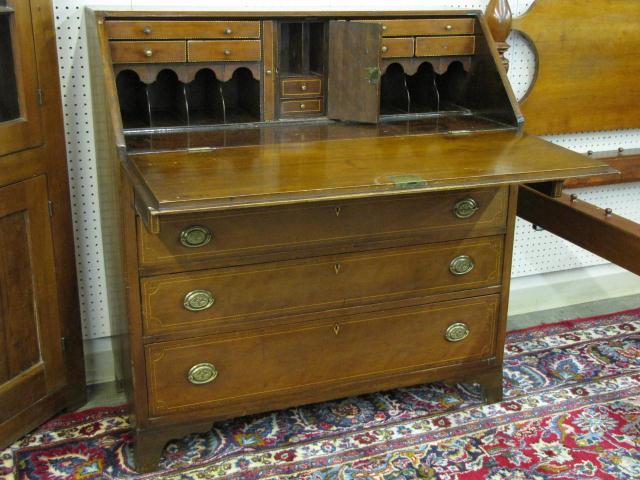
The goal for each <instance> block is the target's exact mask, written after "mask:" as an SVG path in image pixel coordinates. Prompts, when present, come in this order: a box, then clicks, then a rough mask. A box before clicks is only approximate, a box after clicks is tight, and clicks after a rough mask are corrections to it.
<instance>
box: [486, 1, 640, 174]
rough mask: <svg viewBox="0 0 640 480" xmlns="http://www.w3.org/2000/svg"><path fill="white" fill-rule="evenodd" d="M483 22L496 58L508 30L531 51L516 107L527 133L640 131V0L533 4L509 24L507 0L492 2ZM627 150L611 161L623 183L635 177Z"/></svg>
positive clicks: (637, 159) (638, 161)
mask: <svg viewBox="0 0 640 480" xmlns="http://www.w3.org/2000/svg"><path fill="white" fill-rule="evenodd" d="M486 17H487V21H488V23H489V26H490V28H491V31H492V33H493V36H494V39H495V41H496V43H497V45H498V49H499V51H500V52H501V54H504V51H505V50H506V49H507V48H508V45H506V43H504V42H505V39H506V37H507V35H508V34H509V31H510V30H511V29H513V30H516V31H519V32H520V33H522V34H523V35H524V37H525V38H526V39H528V40H529V42H530V43H531V46H532V48H533V50H534V52H535V55H536V61H537V70H536V75H535V77H534V80H533V83H532V85H531V88H530V89H529V91H528V92H527V94H526V95H525V97H524V98H523V99H522V100H521V102H520V103H521V105H520V106H521V110H522V113H523V115H524V118H525V130H526V131H527V132H528V133H531V134H535V135H544V134H562V133H576V132H589V131H600V130H616V129H628V128H640V0H571V1H567V0H536V1H535V3H534V4H533V5H532V6H531V8H530V9H529V10H528V11H527V12H526V13H525V14H523V15H522V16H520V17H517V18H513V20H512V19H511V12H510V9H509V5H508V0H491V2H490V3H489V6H488V7H487V15H486ZM629 153H630V154H635V156H634V158H633V159H630V158H623V159H622V160H621V157H626V156H627V153H626V152H622V153H621V152H611V157H615V158H613V161H614V163H616V166H617V167H618V168H620V169H621V171H622V173H623V176H622V177H621V178H622V179H623V181H624V180H627V181H631V180H640V168H638V167H639V166H640V157H639V156H638V155H637V154H638V152H637V151H636V152H629ZM621 167H622V168H621ZM619 178H620V177H619ZM614 179H615V177H613V178H612V177H609V178H608V179H603V180H602V182H600V183H609V180H614ZM594 182H595V180H594ZM578 185H581V184H575V185H573V186H578Z"/></svg>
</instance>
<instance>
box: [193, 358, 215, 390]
mask: <svg viewBox="0 0 640 480" xmlns="http://www.w3.org/2000/svg"><path fill="white" fill-rule="evenodd" d="M217 376H218V370H216V367H215V366H214V365H213V364H211V363H198V364H196V365H194V366H193V367H191V368H190V369H189V373H187V380H189V382H190V383H193V384H194V385H205V384H207V383H211V382H213V381H214V380H215V379H216V377H217Z"/></svg>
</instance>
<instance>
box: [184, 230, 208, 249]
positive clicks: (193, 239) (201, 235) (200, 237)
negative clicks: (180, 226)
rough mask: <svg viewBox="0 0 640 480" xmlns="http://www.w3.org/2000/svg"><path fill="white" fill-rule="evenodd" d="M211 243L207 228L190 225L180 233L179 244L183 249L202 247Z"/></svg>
mask: <svg viewBox="0 0 640 480" xmlns="http://www.w3.org/2000/svg"><path fill="white" fill-rule="evenodd" d="M210 241H211V232H210V231H209V229H208V228H207V227H203V226H201V225H192V226H191V227H187V228H185V229H184V230H182V232H180V243H181V244H182V245H184V246H185V247H189V248H197V247H203V246H204V245H206V244H207V243H209V242H210Z"/></svg>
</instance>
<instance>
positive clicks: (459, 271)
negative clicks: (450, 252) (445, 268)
mask: <svg viewBox="0 0 640 480" xmlns="http://www.w3.org/2000/svg"><path fill="white" fill-rule="evenodd" d="M475 266H476V264H475V262H474V261H473V258H471V257H470V256H469V255H460V256H457V257H456V258H454V259H453V260H451V263H450V264H449V271H450V272H451V273H453V274H454V275H466V274H467V273H469V272H470V271H471V270H473V267H475Z"/></svg>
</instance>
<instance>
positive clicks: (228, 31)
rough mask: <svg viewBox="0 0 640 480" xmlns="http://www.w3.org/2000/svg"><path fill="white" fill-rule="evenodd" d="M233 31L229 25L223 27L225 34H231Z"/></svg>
mask: <svg viewBox="0 0 640 480" xmlns="http://www.w3.org/2000/svg"><path fill="white" fill-rule="evenodd" d="M232 33H233V30H231V29H230V28H229V27H227V28H225V29H224V34H225V35H231V34H232Z"/></svg>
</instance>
